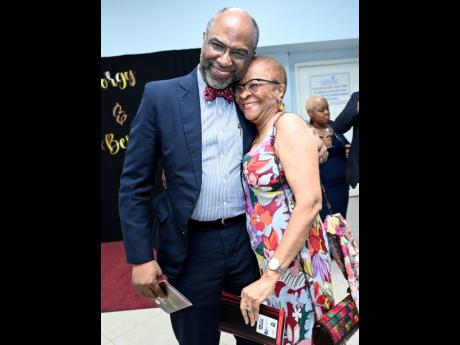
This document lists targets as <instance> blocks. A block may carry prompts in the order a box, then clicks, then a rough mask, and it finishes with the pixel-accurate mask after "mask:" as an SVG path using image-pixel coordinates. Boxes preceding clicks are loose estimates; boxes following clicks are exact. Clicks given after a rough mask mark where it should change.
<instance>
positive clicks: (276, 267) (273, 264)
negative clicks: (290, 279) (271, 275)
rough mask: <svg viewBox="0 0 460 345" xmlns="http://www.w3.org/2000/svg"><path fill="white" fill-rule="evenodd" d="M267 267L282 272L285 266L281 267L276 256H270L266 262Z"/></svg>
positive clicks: (285, 269)
mask: <svg viewBox="0 0 460 345" xmlns="http://www.w3.org/2000/svg"><path fill="white" fill-rule="evenodd" d="M268 269H269V270H271V271H275V272H278V273H281V274H283V273H284V272H286V271H287V268H282V267H281V264H280V261H279V260H278V259H277V258H271V259H270V261H269V262H268Z"/></svg>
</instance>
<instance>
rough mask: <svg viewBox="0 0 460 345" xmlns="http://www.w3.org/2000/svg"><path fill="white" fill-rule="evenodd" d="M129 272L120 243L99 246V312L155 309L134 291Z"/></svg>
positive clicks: (129, 268)
mask: <svg viewBox="0 0 460 345" xmlns="http://www.w3.org/2000/svg"><path fill="white" fill-rule="evenodd" d="M131 270H132V266H131V265H129V264H128V263H127V262H126V256H125V248H124V247H123V242H122V241H119V242H106V243H102V244H101V290H102V291H101V312H107V311H120V310H132V309H144V308H153V307H156V305H155V303H154V302H153V301H152V300H151V299H148V298H144V297H141V296H139V295H138V294H137V293H136V291H134V289H133V287H132V284H131Z"/></svg>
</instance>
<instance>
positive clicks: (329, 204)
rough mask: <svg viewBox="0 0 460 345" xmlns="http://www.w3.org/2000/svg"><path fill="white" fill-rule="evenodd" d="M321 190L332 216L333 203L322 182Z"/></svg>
mask: <svg viewBox="0 0 460 345" xmlns="http://www.w3.org/2000/svg"><path fill="white" fill-rule="evenodd" d="M321 191H322V192H323V195H324V199H326V206H327V209H328V211H329V214H330V215H331V216H332V209H331V203H330V202H329V199H328V197H327V194H326V189H325V188H324V185H323V184H322V183H321Z"/></svg>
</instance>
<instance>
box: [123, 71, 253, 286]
mask: <svg viewBox="0 0 460 345" xmlns="http://www.w3.org/2000/svg"><path fill="white" fill-rule="evenodd" d="M196 73H197V68H195V69H194V70H193V71H192V72H191V73H190V74H188V75H186V76H183V77H179V78H176V79H170V80H162V81H154V82H150V83H147V84H146V85H145V89H144V94H143V96H142V101H141V104H140V106H139V110H138V113H137V115H136V116H135V118H134V119H133V122H132V124H131V130H130V134H129V143H128V148H127V151H126V154H125V161H124V165H123V172H122V175H121V179H120V191H119V212H120V219H121V227H122V233H123V240H124V243H125V250H126V255H127V260H128V262H129V263H132V264H139V263H144V262H147V261H150V260H152V259H153V247H154V243H155V249H156V250H157V254H158V256H157V260H158V263H159V265H160V267H161V268H162V270H163V273H165V274H166V275H168V277H169V278H170V279H173V278H175V277H177V275H178V274H179V273H180V270H181V267H182V264H183V262H184V260H185V257H186V254H187V246H188V241H187V227H188V226H187V225H188V220H189V217H190V215H191V213H192V211H193V208H194V207H195V204H196V202H197V200H198V196H199V194H200V189H201V175H202V166H201V159H202V157H201V156H202V155H201V146H202V145H201V113H200V100H199V95H198V81H197V75H196ZM236 108H237V113H238V118H239V122H240V124H241V127H242V130H243V152H246V151H247V150H248V149H249V147H250V145H251V143H252V141H253V139H254V137H255V134H256V128H255V126H254V125H252V124H251V123H249V122H248V121H247V120H246V119H245V118H244V115H243V114H242V113H241V111H240V110H239V108H238V106H236ZM159 158H161V160H162V165H163V168H164V170H165V174H166V179H167V184H168V189H167V190H165V191H163V192H162V193H160V194H159V195H157V196H156V197H155V198H154V199H153V202H152V190H153V186H154V179H155V172H156V169H157V165H158V160H159Z"/></svg>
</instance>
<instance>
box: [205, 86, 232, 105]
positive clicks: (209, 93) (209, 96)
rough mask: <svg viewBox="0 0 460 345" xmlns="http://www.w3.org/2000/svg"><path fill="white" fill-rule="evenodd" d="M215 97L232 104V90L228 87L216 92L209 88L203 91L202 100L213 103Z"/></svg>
mask: <svg viewBox="0 0 460 345" xmlns="http://www.w3.org/2000/svg"><path fill="white" fill-rule="evenodd" d="M216 97H223V98H224V99H225V100H226V101H227V103H232V102H233V90H232V89H231V88H230V87H227V88H226V89H223V90H217V89H214V88H212V87H210V86H206V88H205V89H204V99H205V100H206V101H213V100H215V99H216Z"/></svg>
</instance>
